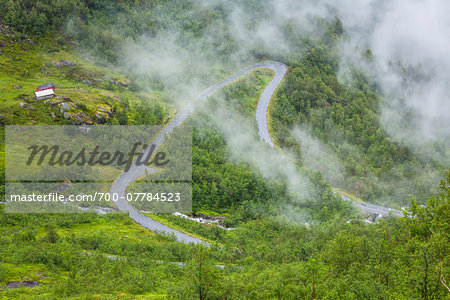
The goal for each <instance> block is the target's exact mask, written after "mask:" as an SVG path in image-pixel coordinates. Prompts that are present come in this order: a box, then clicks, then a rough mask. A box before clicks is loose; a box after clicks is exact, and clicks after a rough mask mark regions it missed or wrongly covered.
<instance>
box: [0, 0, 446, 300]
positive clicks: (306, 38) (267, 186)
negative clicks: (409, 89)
mask: <svg viewBox="0 0 450 300" xmlns="http://www.w3.org/2000/svg"><path fill="white" fill-rule="evenodd" d="M232 2H233V5H235V6H239V7H240V9H241V10H242V12H243V15H245V16H246V17H247V18H248V19H243V20H240V21H239V22H238V23H239V24H242V26H243V27H245V28H249V29H248V30H249V32H252V33H254V31H252V30H254V29H255V28H256V27H257V25H258V22H259V21H258V20H264V19H267V18H270V17H271V11H270V9H267V7H266V6H265V4H264V3H265V1H253V0H249V1H232ZM233 5H227V4H225V3H220V2H215V1H176V0H175V1H159V0H155V1H144V0H135V1H107V0H50V1H43V0H20V1H13V0H0V22H1V25H2V32H1V43H0V46H1V48H0V49H1V50H2V51H1V52H0V71H1V75H0V76H1V77H0V84H1V87H2V90H4V93H3V94H1V97H3V98H4V99H0V101H3V103H0V114H1V115H2V118H1V119H0V122H1V124H2V132H3V133H4V125H10V124H31V120H33V121H35V122H34V123H33V124H35V123H37V124H59V125H62V124H75V123H74V120H67V119H64V118H63V117H57V118H51V117H49V115H50V112H49V110H48V109H47V107H44V106H42V107H41V106H40V105H41V104H39V103H36V102H30V104H31V105H34V106H35V107H36V108H37V109H35V110H33V111H30V112H27V113H23V111H18V110H14V109H13V107H17V103H18V102H19V101H22V100H20V99H19V98H18V97H20V96H18V95H19V93H22V92H20V91H16V90H15V88H11V86H10V85H11V84H10V83H11V82H12V81H11V80H12V79H10V78H13V79H14V83H16V82H17V84H19V83H20V84H22V85H23V86H24V87H27V86H34V84H35V82H39V81H41V80H46V78H52V80H60V81H61V82H63V83H64V85H65V86H68V87H69V88H70V89H69V88H67V93H72V94H70V96H71V98H73V99H75V100H77V101H78V102H77V103H78V104H77V105H78V106H77V110H76V112H75V113H79V112H80V111H81V112H84V113H86V115H87V114H88V113H90V114H91V115H95V114H96V113H97V111H95V109H94V108H91V107H94V105H93V104H92V103H97V102H95V101H103V102H102V103H103V104H102V105H108V106H109V107H111V113H110V114H109V115H107V117H103V118H102V119H101V122H98V123H100V124H113V125H118V124H122V125H125V124H129V125H136V124H148V125H154V124H158V125H164V124H167V123H168V120H170V118H172V117H173V115H174V114H175V113H176V111H177V110H178V107H179V106H182V105H185V104H186V103H187V102H189V101H190V98H192V99H194V98H195V96H196V95H198V94H199V93H200V92H201V90H202V89H204V88H206V87H208V86H209V85H211V84H213V83H215V82H217V81H220V80H221V79H223V78H224V77H226V76H228V75H229V74H231V73H232V72H235V71H237V70H239V69H240V68H242V67H245V66H247V65H250V64H252V63H255V62H258V61H262V60H275V61H280V62H282V63H285V64H286V65H287V66H288V68H289V71H288V73H287V75H286V77H285V78H284V80H283V82H282V84H281V86H280V87H279V88H278V90H277V92H276V93H275V94H274V96H273V98H272V102H271V105H270V111H269V113H270V116H269V117H268V123H269V126H270V131H271V132H270V133H271V136H272V139H273V140H274V142H275V144H276V147H275V149H274V150H273V152H271V153H279V154H280V155H284V156H286V157H288V158H287V160H288V161H289V162H290V163H291V164H292V165H293V166H294V167H295V170H296V172H298V174H301V178H304V180H305V181H307V182H308V183H309V185H308V186H309V192H308V193H306V192H305V193H302V194H297V193H295V192H293V190H292V189H291V188H290V186H291V183H290V182H289V180H287V179H286V178H277V177H271V178H269V177H268V176H267V175H266V174H263V172H261V171H260V170H259V169H258V168H257V167H256V166H255V165H253V164H252V163H251V162H249V161H248V160H246V159H245V158H242V157H241V156H239V155H236V153H235V151H233V149H231V147H232V146H231V145H230V142H229V138H228V136H227V133H226V132H225V131H224V130H223V129H224V126H227V122H228V121H229V122H230V124H234V123H242V124H250V125H249V126H248V127H243V128H245V129H246V130H248V132H246V134H247V135H248V137H249V138H255V137H256V136H257V128H256V123H255V122H254V114H255V109H256V104H257V101H258V98H259V96H260V95H261V93H262V90H263V89H264V87H265V86H266V85H267V84H268V83H269V82H270V80H271V79H272V76H273V73H272V72H271V71H261V70H258V71H254V72H251V73H250V74H248V75H245V76H244V77H243V78H241V79H239V80H237V81H235V82H233V83H232V84H231V85H229V86H226V87H224V88H223V89H222V90H221V91H220V92H218V93H217V94H216V95H213V96H212V97H210V98H209V99H207V101H206V103H205V104H203V105H200V107H198V108H197V111H196V112H195V113H194V114H193V115H191V116H190V117H189V118H188V119H187V121H186V123H187V124H188V125H190V126H192V128H193V149H192V164H193V168H192V187H193V213H194V215H195V214H196V215H209V216H210V217H216V218H219V219H220V220H221V223H220V224H221V225H223V226H224V227H227V228H230V229H232V230H226V229H223V228H220V227H218V226H215V225H211V224H200V223H197V222H193V221H190V220H185V219H181V218H179V217H176V216H173V215H166V214H160V215H154V216H152V218H154V219H155V220H157V221H160V222H162V223H164V224H167V225H169V226H171V227H173V228H176V229H177V230H180V231H183V232H186V233H188V234H190V235H193V236H196V237H199V238H201V239H204V240H205V241H208V242H210V243H211V246H210V247H205V246H200V245H185V244H181V243H179V242H177V241H175V239H173V238H171V237H166V236H163V235H159V234H155V233H152V232H151V231H149V230H147V229H145V228H143V227H141V226H139V225H138V224H136V223H134V222H133V221H132V220H131V219H130V218H129V217H128V216H127V215H126V214H122V213H117V212H116V213H108V214H105V215H100V214H10V213H5V212H4V210H5V209H4V204H0V232H1V234H0V246H1V247H0V297H2V298H5V299H9V298H11V299H13V298H33V299H34V298H42V299H59V298H83V299H111V298H113V299H115V298H121V297H124V298H127V299H128V298H130V299H134V298H149V299H165V298H174V299H197V298H199V299H325V298H326V299H343V298H345V299H355V298H357V299H420V298H423V299H447V298H449V297H450V287H449V284H450V256H449V253H450V249H449V245H450V243H449V238H450V236H449V234H450V227H449V221H450V207H449V198H450V189H449V187H450V173H449V168H448V167H449V166H448V165H447V161H445V160H439V159H436V158H435V157H434V156H421V155H420V154H418V152H417V151H414V150H415V149H412V148H411V147H409V146H407V145H405V144H404V143H401V142H399V141H397V140H395V139H394V138H392V137H391V136H390V135H389V134H388V133H387V132H386V131H385V130H384V128H383V126H382V124H381V121H380V119H381V108H380V107H381V106H382V105H383V103H385V102H386V101H389V99H388V98H387V97H386V96H385V95H384V94H383V90H382V88H381V87H380V86H379V85H377V84H376V81H374V79H373V78H371V76H370V75H369V74H367V73H366V72H364V70H361V69H359V68H358V67H356V66H353V67H352V68H350V69H349V70H346V71H347V72H348V74H346V75H347V77H348V78H349V79H348V80H347V81H344V80H342V74H341V71H342V69H340V60H339V55H340V51H341V50H340V48H339V45H340V42H341V41H342V40H348V39H351V36H350V34H349V33H347V32H346V30H345V27H346V24H345V23H343V22H342V21H341V19H340V16H339V15H335V16H333V17H330V18H322V17H317V16H309V18H310V22H312V23H313V24H314V26H315V27H314V28H316V29H315V30H311V31H301V30H299V29H298V28H297V27H296V25H295V22H293V21H292V20H289V19H287V20H283V21H282V24H281V25H280V32H279V33H278V34H279V35H282V36H283V37H284V40H283V45H282V46H279V45H277V43H264V42H262V41H261V40H258V39H253V40H250V41H248V42H246V43H245V45H244V42H243V39H241V37H240V34H242V35H244V33H236V28H234V27H233V26H232V25H230V24H229V22H228V20H230V19H233V7H234V6H233ZM233 20H234V19H233ZM255 35H257V34H255ZM29 41H32V42H31V43H30V42H29ZM12 45H19V46H20V47H21V48H20V49H18V48H13V47H16V46H12ZM19 46H17V47H19ZM278 46H279V47H278ZM363 47H364V46H363V45H361V49H360V50H358V51H359V52H360V53H361V54H362V56H363V57H364V59H365V60H367V62H370V61H371V60H373V59H374V55H376V54H372V52H371V50H370V49H364V48H363ZM22 49H26V50H22ZM146 49H151V51H150V50H146ZM146 51H149V52H146ZM154 53H157V55H155V54H154ZM53 56H55V57H57V58H58V59H59V58H66V57H69V58H70V59H71V60H73V61H76V62H77V66H76V67H73V68H72V69H64V67H63V68H59V67H51V66H50V65H51V64H52V63H51V62H50V61H51V59H52V57H53ZM147 56H148V57H150V58H148V59H146V57H147ZM172 56H173V57H172ZM159 60H160V61H159ZM24 64H28V66H27V67H25V69H26V71H23V70H21V68H22V66H23V65H24ZM42 65H43V66H42ZM46 65H47V66H46ZM19 66H20V67H19ZM166 68H167V69H173V70H174V71H172V70H166ZM67 70H68V71H67ZM94 73H95V74H94ZM97 74H101V75H102V77H103V78H107V79H103V80H95V79H96V78H97V77H98V76H97ZM94 75H96V76H97V77H96V76H94ZM49 76H53V77H49ZM347 77H346V78H347ZM111 78H112V79H111ZM22 80H23V82H22ZM86 80H87V81H86ZM86 82H88V83H89V85H88V84H86ZM83 84H84V85H83ZM6 85H8V86H6ZM80 85H81V86H82V87H81V88H80ZM64 88H65V87H64ZM61 90H63V88H61ZM86 95H88V96H86ZM186 98H187V99H186ZM93 99H94V100H93ZM117 99H120V101H119V100H117ZM42 105H43V104H42ZM16 109H17V108H16ZM221 111H226V112H228V113H229V115H230V116H232V117H230V119H229V120H226V122H223V120H221V119H220V118H219V116H218V112H221ZM411 122H412V121H411ZM405 126H412V124H409V123H408V120H405ZM3 141H4V137H2V139H1V142H2V143H1V154H2V156H1V159H0V162H1V165H2V173H3V171H4V151H5V149H4V147H5V146H4V142H3ZM445 145H446V144H445V141H444V142H443V143H434V144H430V145H429V147H432V148H433V150H434V151H436V152H438V153H441V154H442V155H443V156H445V155H446V154H448V149H446V148H445ZM261 147H263V146H261ZM267 151H272V150H270V149H269V150H267ZM4 182H5V178H4V174H2V176H1V184H2V187H1V193H2V198H4ZM341 193H345V195H351V196H352V198H354V199H358V201H359V200H362V201H366V202H372V203H377V204H382V205H387V206H390V207H393V208H397V209H401V208H402V207H403V208H405V209H404V211H403V212H404V216H403V217H400V218H393V217H390V218H376V216H372V215H370V216H369V215H365V216H362V215H361V212H359V211H358V210H357V209H356V208H354V207H353V206H352V205H351V204H350V203H349V202H346V201H343V200H342V198H341V197H340V194H341ZM369 219H370V221H368V220H369ZM18 282H22V285H24V286H25V284H24V283H27V282H31V283H33V284H36V286H34V287H19V288H11V286H14V283H18Z"/></svg>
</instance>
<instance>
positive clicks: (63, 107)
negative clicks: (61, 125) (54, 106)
mask: <svg viewBox="0 0 450 300" xmlns="http://www.w3.org/2000/svg"><path fill="white" fill-rule="evenodd" d="M71 109H72V105H70V104H69V103H67V102H62V103H61V104H60V110H61V112H64V111H67V110H71Z"/></svg>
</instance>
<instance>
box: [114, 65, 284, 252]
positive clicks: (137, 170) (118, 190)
mask: <svg viewBox="0 0 450 300" xmlns="http://www.w3.org/2000/svg"><path fill="white" fill-rule="evenodd" d="M255 69H271V70H273V71H275V76H274V77H273V79H272V81H271V82H270V83H269V84H268V85H267V86H266V88H265V89H264V91H263V93H262V95H261V97H260V99H259V102H258V107H257V109H256V120H257V122H258V131H259V135H260V137H261V139H262V140H263V141H265V142H266V143H268V144H269V145H270V146H271V147H273V143H272V140H271V139H270V135H269V129H268V126H267V119H266V116H267V109H268V107H269V102H270V98H271V97H272V95H273V93H274V92H275V90H276V88H277V87H278V85H279V84H280V82H281V80H283V77H284V75H285V74H286V72H287V69H288V68H287V66H286V65H284V64H282V63H279V62H272V61H267V62H262V63H258V64H254V65H251V66H249V67H247V68H244V69H242V70H240V71H239V72H236V73H234V74H233V75H231V76H230V77H228V78H226V79H224V80H223V81H221V82H219V83H216V84H215V85H213V86H211V87H209V88H208V89H206V90H205V91H203V92H202V93H201V94H200V95H199V96H198V100H203V99H206V98H208V97H209V96H211V95H212V94H214V93H215V92H216V91H217V90H219V89H220V88H222V87H224V86H226V85H228V84H230V83H231V82H233V81H235V80H236V79H238V78H239V77H241V76H242V75H244V74H246V73H248V72H250V71H252V70H255ZM194 109H195V106H194V104H190V105H187V106H186V107H184V108H183V110H181V111H180V112H179V113H178V114H177V115H176V116H175V118H173V120H172V121H171V122H170V123H169V124H168V125H167V126H166V127H164V129H163V130H162V131H161V133H160V134H159V135H158V136H157V137H156V139H155V140H154V141H153V144H154V145H155V146H156V147H155V149H154V151H156V150H157V149H158V147H159V146H161V145H162V143H163V142H164V140H165V137H166V136H167V135H169V134H170V133H171V132H172V131H173V129H174V128H175V127H178V126H180V125H181V123H183V121H184V120H186V118H187V117H188V116H189V115H190V114H191V113H192V112H193V111H194ZM147 151H149V149H147V150H146V151H145V154H144V157H146V155H147ZM145 170H146V167H145V166H144V165H140V166H137V165H136V164H134V163H133V164H132V165H131V166H130V169H129V170H128V172H124V173H122V174H121V175H120V176H119V177H118V178H117V180H116V181H115V182H114V185H113V187H112V188H111V191H110V192H111V194H117V195H118V199H119V200H117V201H115V202H114V203H115V205H116V206H117V208H118V209H119V210H121V211H127V212H128V213H129V216H130V217H131V218H132V219H133V220H134V221H135V222H137V223H138V224H140V225H142V226H143V227H145V228H148V229H150V230H152V231H154V232H157V233H161V234H165V235H170V236H174V237H175V238H176V239H177V240H178V241H180V242H183V243H195V244H198V243H202V244H205V245H208V243H207V242H205V241H203V240H200V239H198V238H195V237H192V236H190V235H187V234H185V233H182V232H179V231H177V230H175V229H173V228H170V227H168V226H166V225H163V224H161V223H159V222H157V221H155V220H153V219H152V218H149V217H147V216H146V215H144V214H142V213H140V212H139V211H138V210H137V209H135V208H134V207H133V206H132V205H131V204H130V203H129V202H128V201H127V200H126V198H125V197H123V196H124V195H125V190H126V188H127V186H128V185H129V184H130V183H132V182H133V181H135V180H136V179H137V178H138V177H140V176H142V175H145Z"/></svg>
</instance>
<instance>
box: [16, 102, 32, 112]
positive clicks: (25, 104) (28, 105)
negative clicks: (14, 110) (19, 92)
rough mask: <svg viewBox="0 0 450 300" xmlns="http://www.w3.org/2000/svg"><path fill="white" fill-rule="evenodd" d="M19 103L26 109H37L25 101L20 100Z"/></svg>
mask: <svg viewBox="0 0 450 300" xmlns="http://www.w3.org/2000/svg"><path fill="white" fill-rule="evenodd" d="M19 105H20V107H22V108H24V109H29V110H36V108H34V107H33V106H32V105H30V104H28V103H25V102H20V103H19Z"/></svg>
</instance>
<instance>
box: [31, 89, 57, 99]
mask: <svg viewBox="0 0 450 300" xmlns="http://www.w3.org/2000/svg"><path fill="white" fill-rule="evenodd" d="M54 96H55V93H54V92H53V90H52V89H47V90H43V91H38V92H35V93H34V98H35V99H36V100H41V99H45V98H51V97H54Z"/></svg>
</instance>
